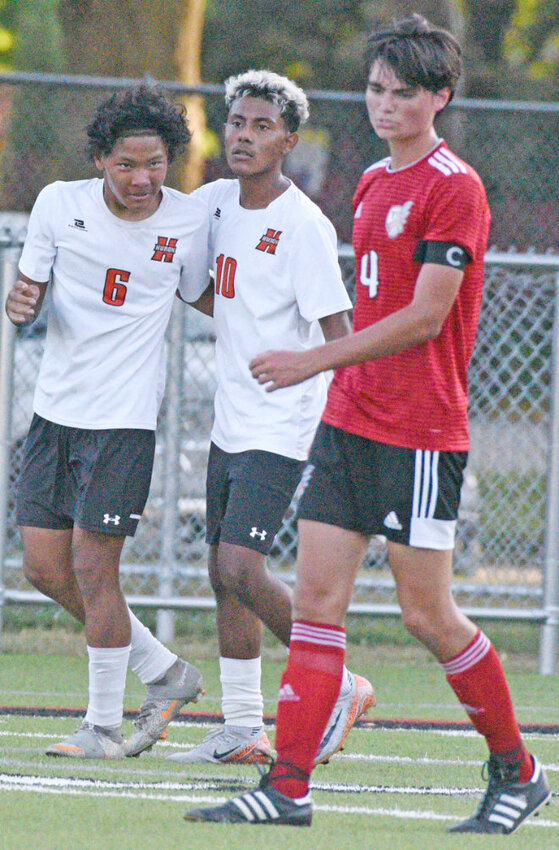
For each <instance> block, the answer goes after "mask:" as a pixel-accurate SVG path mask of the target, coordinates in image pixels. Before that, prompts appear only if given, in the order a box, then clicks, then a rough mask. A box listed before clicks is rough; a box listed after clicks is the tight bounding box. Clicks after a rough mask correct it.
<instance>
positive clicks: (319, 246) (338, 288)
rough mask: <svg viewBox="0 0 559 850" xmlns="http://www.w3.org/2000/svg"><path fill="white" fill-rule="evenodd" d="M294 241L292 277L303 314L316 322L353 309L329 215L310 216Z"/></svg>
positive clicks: (310, 320)
mask: <svg viewBox="0 0 559 850" xmlns="http://www.w3.org/2000/svg"><path fill="white" fill-rule="evenodd" d="M294 243H295V244H294V251H293V270H292V280H293V287H294V290H295V297H296V299H297V304H298V307H299V312H300V313H301V315H302V317H303V318H304V319H305V320H306V321H307V322H312V321H315V320H316V319H323V318H324V317H325V316H331V315H333V314H334V313H341V312H342V311H343V310H350V309H351V306H352V304H351V300H350V298H349V295H348V294H347V290H346V288H345V285H344V282H343V280H342V274H341V271H340V264H339V262H338V252H337V245H336V231H335V230H334V226H333V225H332V223H331V222H330V221H329V220H328V219H327V218H326V216H320V217H316V218H312V219H311V218H309V219H307V220H306V221H305V222H304V223H303V224H302V225H301V226H300V227H299V228H298V231H297V234H296V236H295V240H294Z"/></svg>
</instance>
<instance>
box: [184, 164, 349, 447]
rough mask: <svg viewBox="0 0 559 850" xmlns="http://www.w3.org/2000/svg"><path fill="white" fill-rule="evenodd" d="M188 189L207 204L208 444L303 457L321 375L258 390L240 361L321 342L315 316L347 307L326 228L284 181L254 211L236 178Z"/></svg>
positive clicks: (318, 405)
mask: <svg viewBox="0 0 559 850" xmlns="http://www.w3.org/2000/svg"><path fill="white" fill-rule="evenodd" d="M194 195H197V196H199V197H202V198H203V199H204V200H205V201H206V203H207V205H208V213H209V217H210V251H211V257H212V263H213V265H212V268H213V272H214V275H215V283H214V287H215V301H214V320H215V333H216V338H217V342H216V366H217V378H218V389H217V393H216V396H215V419H214V425H213V429H212V440H213V441H214V442H215V443H216V444H217V445H218V446H219V447H220V448H221V449H223V450H224V451H227V452H240V451H247V450H254V449H260V450H264V451H270V452H275V453H277V454H281V455H284V456H286V457H291V458H296V459H298V460H304V459H305V458H306V457H307V454H308V450H309V447H310V444H311V442H312V438H313V435H314V431H315V428H316V425H317V423H318V420H319V418H320V414H321V413H322V409H323V407H324V403H325V400H326V390H327V381H326V377H325V376H324V375H323V374H320V375H317V376H316V377H314V378H311V379H309V380H308V381H305V382H303V383H302V384H299V385H298V386H295V387H286V388H285V389H281V390H277V391H276V392H273V393H267V392H266V391H265V389H264V387H263V386H261V385H260V384H258V382H257V381H255V380H254V378H253V377H252V376H251V374H250V371H249V367H248V364H249V362H250V361H251V360H252V358H253V357H254V356H255V355H256V354H258V353H259V352H261V351H264V350H265V349H270V348H283V349H292V350H303V349H307V348H310V347H312V346H316V345H320V344H321V343H322V342H324V337H323V335H322V331H321V329H320V325H319V323H318V319H321V318H324V317H325V316H329V315H331V314H334V313H339V312H341V311H343V310H348V309H350V308H351V302H350V299H349V297H348V294H347V292H346V289H345V286H344V284H343V281H342V277H341V273H340V267H339V264H338V257H337V250H336V234H335V231H334V227H333V226H332V224H331V223H330V221H329V220H328V219H327V218H326V217H325V216H324V215H323V213H322V212H321V211H320V209H319V208H318V207H317V206H316V204H314V203H313V202H312V201H311V200H310V199H309V198H307V196H306V195H304V194H303V192H301V191H300V190H299V189H297V187H296V186H295V185H293V184H292V185H291V186H290V187H289V188H288V189H287V190H286V191H285V192H284V193H283V194H282V195H280V196H279V197H278V198H276V199H275V200H274V201H272V203H271V204H269V205H268V206H267V207H266V208H265V209H258V210H249V209H245V208H243V207H242V206H241V205H240V203H239V183H238V181H237V180H217V181H216V182H214V183H210V184H207V185H206V186H202V187H201V188H200V189H197V190H196V192H194Z"/></svg>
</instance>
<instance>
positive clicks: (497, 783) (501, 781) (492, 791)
mask: <svg viewBox="0 0 559 850" xmlns="http://www.w3.org/2000/svg"><path fill="white" fill-rule="evenodd" d="M519 765H520V762H510V763H508V764H507V763H506V762H504V761H503V760H502V759H499V758H497V757H495V756H494V755H490V756H489V760H488V761H486V762H484V763H483V765H482V768H481V778H482V779H483V780H484V782H487V783H488V785H487V791H486V792H485V795H484V797H483V799H482V801H481V802H480V804H479V806H478V809H477V812H476V814H475V817H476V818H479V819H481V818H484V817H485V816H486V814H487V813H488V811H490V810H491V809H492V808H493V804H494V803H495V800H496V799H497V797H498V796H499V794H500V793H501V790H502V787H503V785H505V786H506V785H509V784H513V783H514V782H517V781H518V767H519Z"/></svg>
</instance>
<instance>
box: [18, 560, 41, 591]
mask: <svg viewBox="0 0 559 850" xmlns="http://www.w3.org/2000/svg"><path fill="white" fill-rule="evenodd" d="M23 574H24V576H25V578H26V579H27V581H28V582H29V583H30V584H32V585H33V587H35V588H37V590H42V588H44V586H45V574H44V571H43V569H42V568H41V565H40V564H37V563H36V562H35V561H33V560H32V559H31V558H27V557H26V558H24V559H23Z"/></svg>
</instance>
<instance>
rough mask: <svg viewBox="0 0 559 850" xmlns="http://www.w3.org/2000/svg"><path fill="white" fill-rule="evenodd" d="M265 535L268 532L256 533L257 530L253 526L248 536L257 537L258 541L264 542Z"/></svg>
mask: <svg viewBox="0 0 559 850" xmlns="http://www.w3.org/2000/svg"><path fill="white" fill-rule="evenodd" d="M267 534H268V532H267V531H265V530H262V531H258V529H257V528H256V526H255V525H253V526H252V528H251V530H250V536H251V537H259V538H260V540H266V536H267Z"/></svg>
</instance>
